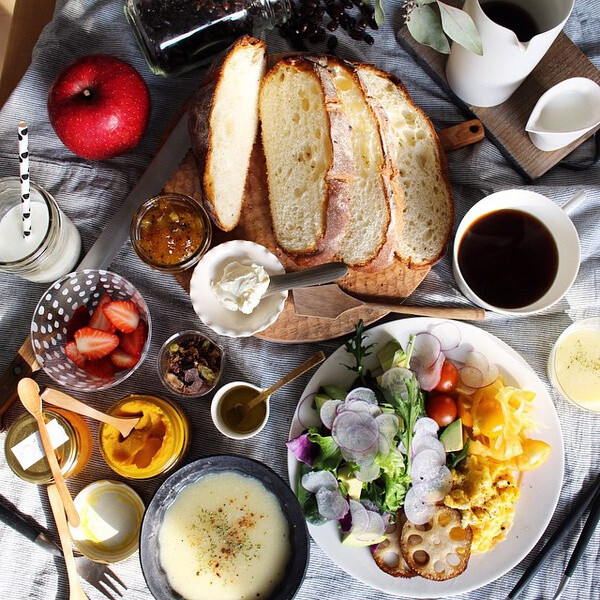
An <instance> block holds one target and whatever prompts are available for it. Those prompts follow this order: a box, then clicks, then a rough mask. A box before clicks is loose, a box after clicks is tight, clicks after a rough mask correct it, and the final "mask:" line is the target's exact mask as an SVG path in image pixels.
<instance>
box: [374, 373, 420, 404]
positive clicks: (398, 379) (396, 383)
mask: <svg viewBox="0 0 600 600" xmlns="http://www.w3.org/2000/svg"><path fill="white" fill-rule="evenodd" d="M412 377H413V373H412V371H410V370H409V369H405V368H403V367H392V368H391V369H389V370H387V371H386V372H385V373H384V374H383V375H382V376H381V387H383V388H384V389H386V390H389V391H390V392H391V393H392V394H393V395H394V396H396V397H397V398H400V399H401V400H407V399H408V388H407V385H406V383H407V381H409V380H410V379H412Z"/></svg>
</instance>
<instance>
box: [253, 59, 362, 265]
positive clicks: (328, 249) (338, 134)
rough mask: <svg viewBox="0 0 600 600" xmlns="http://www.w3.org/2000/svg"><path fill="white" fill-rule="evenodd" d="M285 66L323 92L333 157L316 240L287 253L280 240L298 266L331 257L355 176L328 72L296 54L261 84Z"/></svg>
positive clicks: (346, 128) (342, 227)
mask: <svg viewBox="0 0 600 600" xmlns="http://www.w3.org/2000/svg"><path fill="white" fill-rule="evenodd" d="M284 66H286V67H290V68H294V69H297V70H299V71H304V72H305V73H308V74H310V75H311V76H312V77H314V78H316V79H317V81H318V83H319V87H320V89H321V92H322V94H323V106H324V108H325V113H326V118H327V121H328V123H329V134H330V138H331V147H332V160H331V164H330V166H329V168H328V170H327V173H326V175H325V182H324V183H325V198H324V199H323V202H322V205H321V218H322V221H321V222H322V223H323V229H322V231H321V233H320V235H319V237H318V239H315V241H314V244H313V246H312V247H311V248H307V249H306V252H302V253H293V252H289V251H288V250H287V249H286V248H284V247H283V246H282V245H281V243H280V246H281V247H282V250H283V251H284V252H285V253H286V254H287V255H288V256H289V258H290V259H291V260H292V261H293V262H294V263H295V264H297V265H298V266H301V267H308V266H313V265H317V264H321V263H323V262H327V261H329V260H332V259H333V258H334V257H335V255H336V253H337V250H338V248H339V245H340V242H341V240H342V239H343V237H344V235H345V233H346V229H347V227H348V222H349V219H350V215H349V212H348V203H349V201H350V193H351V192H350V182H351V180H352V177H353V175H354V162H353V158H352V154H351V152H350V148H351V146H350V144H351V137H350V136H351V128H350V123H349V122H348V119H347V117H346V115H345V114H344V111H343V109H342V106H341V103H340V101H339V98H338V97H337V94H336V90H335V86H334V84H333V81H332V79H331V75H330V74H329V73H328V72H327V70H326V69H324V68H322V67H321V66H320V65H317V64H316V63H314V62H313V61H310V60H307V59H306V58H304V57H297V56H296V57H286V58H283V59H282V60H280V61H278V62H277V63H276V64H275V65H274V66H273V67H272V68H271V69H270V70H269V72H268V73H267V74H266V75H265V77H264V78H263V83H262V85H263V86H264V85H266V84H267V82H268V81H269V79H270V78H271V77H275V76H276V74H277V71H278V69H280V68H282V67H284ZM265 155H266V152H265ZM267 180H270V177H269V160H268V157H267ZM273 202H274V199H273V197H272V194H271V193H269V203H270V205H271V207H272V206H273ZM273 229H274V234H275V238H276V239H277V240H278V242H279V237H278V234H277V229H276V225H275V223H274V222H273Z"/></svg>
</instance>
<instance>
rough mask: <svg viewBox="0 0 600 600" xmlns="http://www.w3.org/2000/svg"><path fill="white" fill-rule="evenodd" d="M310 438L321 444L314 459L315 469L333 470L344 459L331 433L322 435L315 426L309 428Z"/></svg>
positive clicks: (313, 466)
mask: <svg viewBox="0 0 600 600" xmlns="http://www.w3.org/2000/svg"><path fill="white" fill-rule="evenodd" d="M308 439H309V441H311V442H314V443H315V444H318V445H319V453H318V454H317V456H316V457H315V459H314V460H313V465H312V468H313V470H314V471H323V470H327V471H333V472H334V473H335V470H336V469H337V468H338V466H339V464H340V462H341V461H342V452H341V451H340V448H339V446H338V445H337V444H336V443H335V442H334V441H333V438H332V437H331V436H330V435H326V436H323V435H320V434H319V432H318V431H317V429H316V428H315V427H311V428H310V429H309V430H308Z"/></svg>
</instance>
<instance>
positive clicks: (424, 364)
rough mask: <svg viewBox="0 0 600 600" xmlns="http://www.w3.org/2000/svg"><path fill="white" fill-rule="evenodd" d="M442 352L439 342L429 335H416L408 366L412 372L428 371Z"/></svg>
mask: <svg viewBox="0 0 600 600" xmlns="http://www.w3.org/2000/svg"><path fill="white" fill-rule="evenodd" d="M441 351H442V348H441V345H440V340H438V339H437V338H436V337H435V336H434V335H431V334H430V333H426V332H423V333H418V334H417V335H416V336H415V344H414V346H413V354H412V358H411V360H410V366H411V368H412V369H413V370H415V368H416V370H422V369H428V368H429V367H431V366H432V365H433V364H434V363H435V361H436V360H437V359H438V357H439V355H440V353H441Z"/></svg>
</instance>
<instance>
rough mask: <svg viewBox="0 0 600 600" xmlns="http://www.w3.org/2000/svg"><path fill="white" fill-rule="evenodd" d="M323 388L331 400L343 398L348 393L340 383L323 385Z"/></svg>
mask: <svg viewBox="0 0 600 600" xmlns="http://www.w3.org/2000/svg"><path fill="white" fill-rule="evenodd" d="M323 390H324V391H325V393H326V394H327V395H328V396H329V397H330V398H331V399H332V400H345V399H346V396H347V395H348V392H347V391H346V390H345V389H344V388H343V387H342V386H341V385H335V384H334V385H324V386H323Z"/></svg>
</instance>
